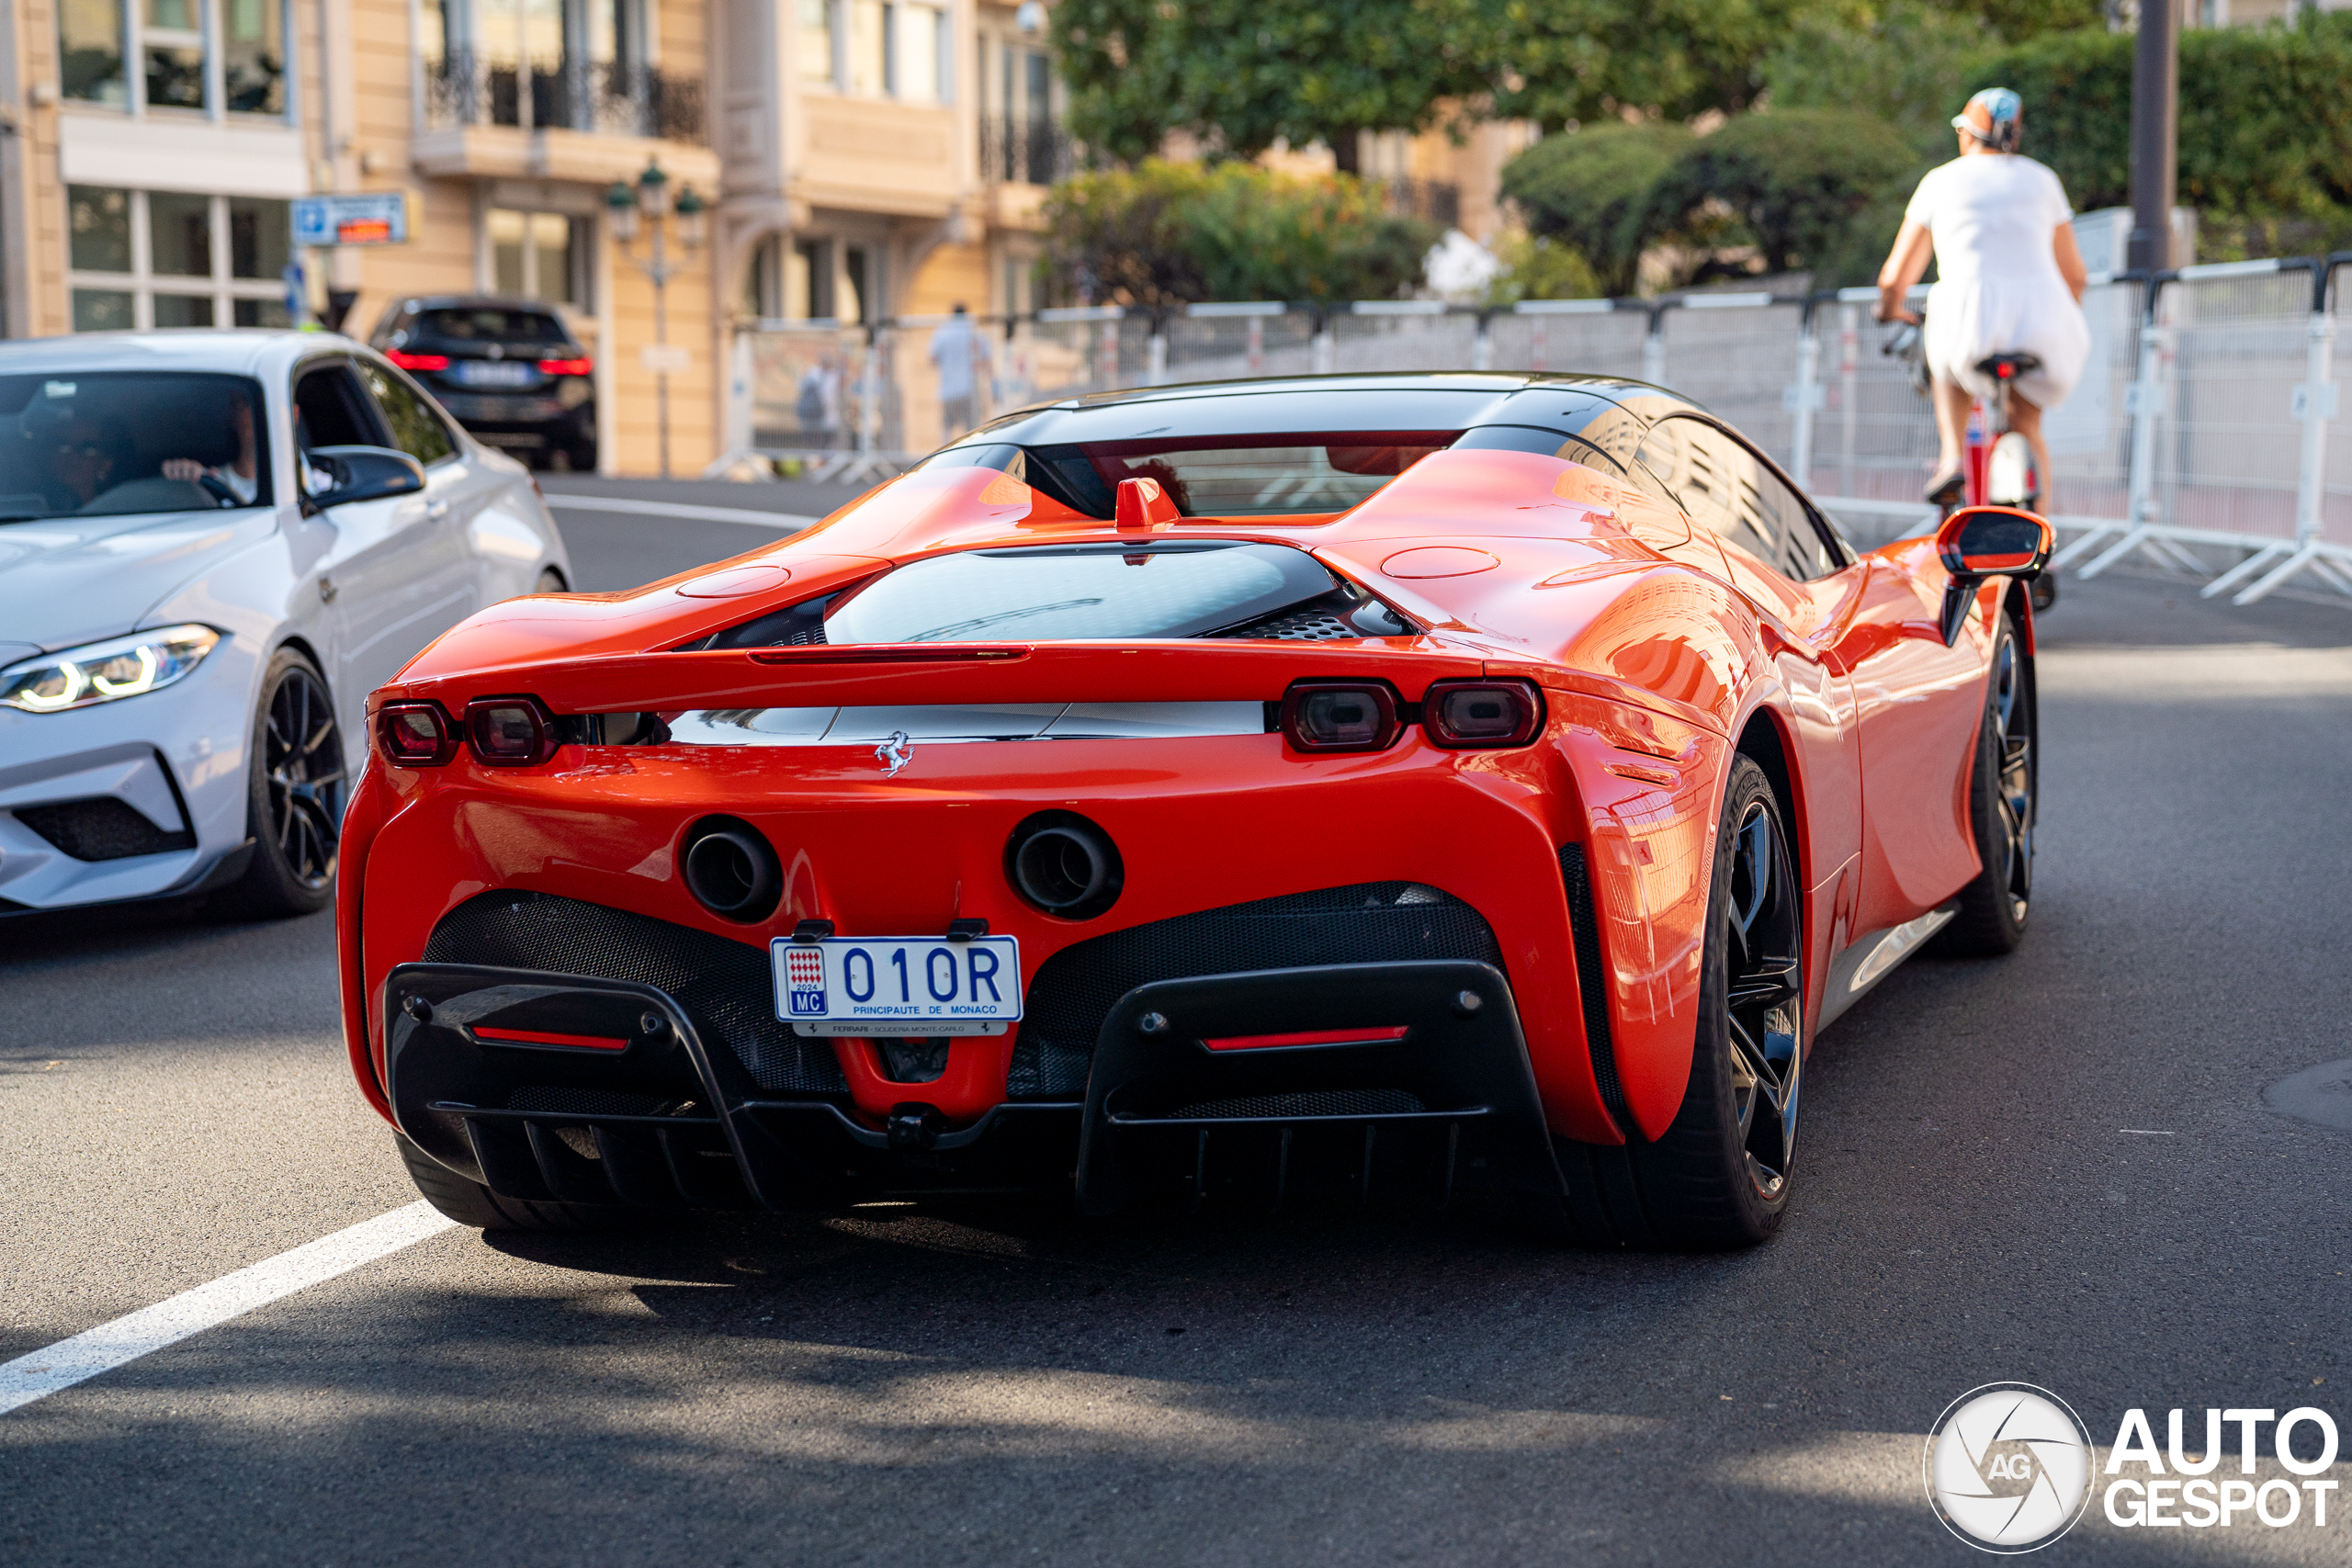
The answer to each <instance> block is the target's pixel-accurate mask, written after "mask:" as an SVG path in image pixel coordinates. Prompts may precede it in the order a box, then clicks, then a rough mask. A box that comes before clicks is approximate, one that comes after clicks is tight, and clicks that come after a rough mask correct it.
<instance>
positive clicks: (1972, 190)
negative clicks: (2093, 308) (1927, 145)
mask: <svg viewBox="0 0 2352 1568" xmlns="http://www.w3.org/2000/svg"><path fill="white" fill-rule="evenodd" d="M2074 215H2075V214H2074V210H2073V209H2071V208H2069V207H2068V206H2067V205H2066V190H2065V187H2064V186H2062V185H2060V184H2059V183H2058V176H2057V175H2054V174H2052V173H2051V172H2050V169H2049V167H2048V165H2046V164H2037V163H2035V162H2034V161H2033V160H2032V159H2030V158H2025V157H2019V156H2018V155H2017V154H2016V153H2006V154H1996V153H1978V154H1976V155H1974V156H1973V157H1963V158H1954V159H1953V160H1952V161H1951V163H1949V164H1942V165H1940V166H1939V167H1937V168H1933V169H1930V170H1928V173H1927V175H1926V176H1925V177H1924V178H1922V179H1921V180H1920V181H1919V188H1918V189H1917V191H1915V192H1913V193H1912V196H1911V205H1910V206H1909V207H1907V208H1905V209H1904V212H1903V217H1904V220H1905V221H1906V222H1914V223H1924V224H1926V225H1927V227H1928V232H1929V233H1931V234H1933V235H1934V236H1935V240H1936V276H1939V277H1940V278H1943V279H1945V280H1946V281H1950V282H1964V281H1965V282H1973V281H1974V280H1976V279H1978V278H1985V279H1996V280H2003V281H2007V280H2012V279H2014V280H2016V281H2018V282H2032V283H2036V284H2040V283H2044V282H2047V283H2049V284H2051V285H2053V286H2055V287H2059V288H2064V279H2063V278H2062V277H2061V276H2059V273H2058V258H2057V255H2056V254H2055V253H2054V252H2053V251H2052V248H2051V241H2052V236H2053V235H2055V234H2056V232H2057V230H2058V225H2059V224H2061V223H2064V222H2066V221H2068V220H2070V219H2072V218H2073V217H2074Z"/></svg>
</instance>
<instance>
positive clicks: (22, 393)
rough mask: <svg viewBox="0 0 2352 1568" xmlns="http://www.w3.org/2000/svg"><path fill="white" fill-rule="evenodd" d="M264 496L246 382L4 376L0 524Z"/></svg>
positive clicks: (260, 421)
mask: <svg viewBox="0 0 2352 1568" xmlns="http://www.w3.org/2000/svg"><path fill="white" fill-rule="evenodd" d="M269 499H270V494H269V423H268V421H267V419H266V418H265V417H264V414H263V410H262V400H261V388H260V387H259V386H258V385H257V384H256V383H254V381H253V380H252V379H250V378H246V377H243V376H213V375H205V374H200V373H193V372H191V373H180V372H168V371H147V370H139V371H103V372H97V373H87V372H79V371H52V372H50V373H48V374H45V375H34V376H0V523H14V522H22V521H25V520H27V519H29V518H36V517H59V516H63V515H65V514H67V513H80V514H82V515H84V516H95V515H117V516H119V515H121V514H123V513H135V512H186V511H203V510H212V509H218V508H226V507H240V506H266V505H267V504H268V503H269Z"/></svg>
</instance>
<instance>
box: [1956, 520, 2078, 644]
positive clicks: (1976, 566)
mask: <svg viewBox="0 0 2352 1568" xmlns="http://www.w3.org/2000/svg"><path fill="white" fill-rule="evenodd" d="M2052 542H2053V536H2052V533H2051V531H2050V525H2049V524H2048V523H2046V522H2044V521H2043V520H2042V519H2041V518H2040V517H2037V516H2035V515H2034V514H2033V513H2030V512H2025V511H2020V510H2019V509H2018V508H2017V507H2014V506H1963V507H1962V508H1960V510H1958V511H1957V512H1954V513H1952V514H1951V516H1949V517H1947V518H1945V519H1944V521H1943V526H1941V527H1940V528H1938V529H1937V530H1936V554H1937V555H1938V556H1939V558H1941V559H1942V561H1943V563H1944V570H1946V571H1948V572H1950V573H1951V581H1949V582H1947V583H1946V584H1945V585H1944V607H1943V608H1944V613H1943V634H1944V646H1945V647H1947V648H1949V647H1951V645H1952V644H1953V643H1956V642H1958V641H1959V640H1960V628H1961V627H1962V626H1965V625H1966V624H1967V622H1968V606H1969V604H1971V603H1972V602H1973V601H1974V599H1975V597H1976V589H1977V585H1978V584H1979V583H1982V582H1983V581H1985V579H1986V578H1988V577H2015V578H2019V579H2024V578H2032V577H2039V576H2041V569H2042V568H2043V567H2044V566H2046V565H2047V564H2049V560H2050V548H2051V545H2052Z"/></svg>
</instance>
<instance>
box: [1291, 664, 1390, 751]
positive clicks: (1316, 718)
mask: <svg viewBox="0 0 2352 1568" xmlns="http://www.w3.org/2000/svg"><path fill="white" fill-rule="evenodd" d="M1402 728H1404V727H1403V726H1402V725H1401V724H1400V723H1398V721H1397V694H1396V693H1394V692H1392V691H1390V690H1389V689H1388V688H1387V687H1386V686H1385V685H1383V684H1381V683H1380V682H1373V681H1301V682H1298V683H1297V684H1296V685H1295V686H1293V687H1292V688H1291V689H1290V690H1289V691H1288V692H1286V693H1284V694H1283V738H1284V739H1287V740H1288V741H1289V742H1290V743H1291V745H1292V746H1293V747H1294V748H1295V749H1296V750H1301V751H1318V752H1319V751H1385V750H1387V749H1388V748H1389V747H1390V746H1392V745H1394V744H1395V743H1396V740H1397V732H1398V731H1399V730H1401V729H1402Z"/></svg>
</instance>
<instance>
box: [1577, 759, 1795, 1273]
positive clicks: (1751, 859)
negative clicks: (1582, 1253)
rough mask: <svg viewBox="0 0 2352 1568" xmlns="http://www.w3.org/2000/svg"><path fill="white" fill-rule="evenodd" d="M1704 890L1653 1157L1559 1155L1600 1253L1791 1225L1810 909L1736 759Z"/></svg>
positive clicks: (1755, 783)
mask: <svg viewBox="0 0 2352 1568" xmlns="http://www.w3.org/2000/svg"><path fill="white" fill-rule="evenodd" d="M1719 821H1720V827H1719V829H1718V831H1717V833H1716V837H1715V858H1714V869H1713V877H1712V879H1711V880H1710V882H1709V884H1708V893H1707V923H1706V927H1705V931H1706V946H1705V949H1704V951H1703V953H1702V957H1701V960H1700V971H1699V997H1698V1009H1697V1016H1696V1018H1695V1019H1694V1020H1693V1028H1692V1031H1691V1032H1692V1040H1691V1076H1690V1078H1689V1080H1688V1081H1687V1084H1686V1086H1685V1088H1684V1089H1683V1093H1682V1103H1681V1105H1680V1106H1679V1107H1678V1108H1677V1109H1676V1111H1675V1113H1674V1120H1673V1121H1672V1122H1669V1123H1668V1126H1667V1128H1666V1131H1665V1132H1664V1133H1663V1134H1660V1135H1659V1136H1658V1138H1657V1141H1656V1142H1655V1143H1652V1142H1648V1141H1646V1140H1645V1139H1644V1138H1643V1136H1642V1134H1641V1132H1640V1130H1639V1129H1637V1128H1634V1129H1628V1133H1627V1138H1626V1142H1625V1143H1624V1144H1623V1145H1622V1146H1615V1147H1610V1146H1604V1145H1594V1144H1577V1143H1570V1142H1566V1141H1565V1140H1561V1141H1555V1149H1556V1150H1557V1151H1558V1153H1559V1156H1560V1163H1561V1170H1562V1174H1563V1175H1564V1176H1565V1177H1566V1179H1567V1183H1568V1197H1567V1201H1566V1212H1565V1214H1564V1215H1562V1216H1561V1219H1562V1220H1563V1221H1564V1222H1565V1223H1564V1224H1559V1225H1557V1226H1556V1227H1555V1223H1554V1219H1553V1217H1552V1216H1551V1214H1550V1213H1549V1211H1548V1210H1546V1211H1544V1212H1543V1213H1537V1214H1535V1215H1533V1216H1532V1217H1533V1218H1534V1219H1535V1220H1536V1222H1537V1224H1538V1226H1539V1228H1542V1229H1544V1230H1545V1231H1546V1232H1547V1233H1548V1234H1562V1235H1574V1236H1576V1237H1577V1238H1578V1239H1580V1240H1583V1241H1585V1242H1588V1243H1594V1244H1599V1245H1602V1246H1610V1245H1615V1246H1630V1247H1690V1248H1701V1247H1710V1248H1712V1247H1749V1246H1753V1245H1754V1244H1756V1243H1758V1242H1760V1241H1763V1240H1765V1239H1767V1238H1768V1237H1770V1235H1772V1233H1773V1232H1774V1231H1776V1230H1778V1229H1779V1228H1780V1224H1781V1217H1782V1216H1783V1215H1784V1214H1785V1213H1787V1212H1788V1205H1789V1194H1790V1191H1791V1185H1790V1183H1791V1167H1792V1162H1793V1160H1794V1157H1795V1150H1796V1132H1797V1102H1798V1095H1799V1090H1800V1089H1802V1087H1803V1083H1804V1055H1803V1052H1802V1049H1801V1047H1802V1044H1803V1043H1804V894H1803V892H1802V888H1803V886H1804V884H1803V882H1802V881H1801V880H1800V879H1799V877H1798V875H1797V873H1796V862H1795V853H1794V843H1793V840H1791V838H1790V837H1789V832H1788V827H1787V818H1785V817H1784V816H1783V815H1782V814H1781V803H1780V800H1779V798H1778V797H1777V796H1776V795H1774V794H1773V791H1772V785H1771V782H1770V780H1769V779H1767V778H1766V777H1765V774H1764V770H1763V769H1762V768H1761V767H1759V766H1758V764H1757V763H1756V762H1755V761H1754V760H1752V759H1751V758H1748V757H1747V756H1744V755H1742V756H1735V757H1733V759H1732V761H1731V767H1730V769H1729V770H1728V776H1727V778H1726V779H1725V781H1724V806H1723V815H1722V817H1721V818H1719Z"/></svg>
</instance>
